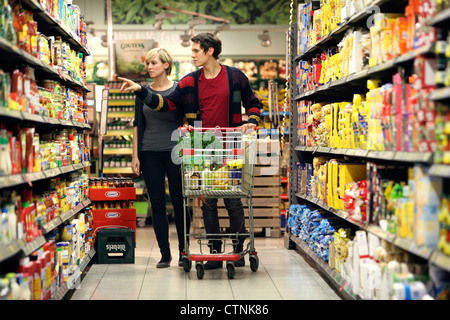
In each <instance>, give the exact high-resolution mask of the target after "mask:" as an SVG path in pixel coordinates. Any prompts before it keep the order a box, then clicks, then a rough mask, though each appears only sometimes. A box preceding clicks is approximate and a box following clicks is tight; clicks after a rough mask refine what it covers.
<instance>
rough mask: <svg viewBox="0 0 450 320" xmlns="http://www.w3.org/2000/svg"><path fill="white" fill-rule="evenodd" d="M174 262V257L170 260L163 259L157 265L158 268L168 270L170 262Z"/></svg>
mask: <svg viewBox="0 0 450 320" xmlns="http://www.w3.org/2000/svg"><path fill="white" fill-rule="evenodd" d="M171 261H172V257H169V260H167V259H164V258H161V260H160V261H159V262H158V264H157V265H156V267H157V268H168V267H170V262H171Z"/></svg>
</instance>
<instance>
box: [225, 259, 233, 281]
mask: <svg viewBox="0 0 450 320" xmlns="http://www.w3.org/2000/svg"><path fill="white" fill-rule="evenodd" d="M227 276H228V279H233V278H234V264H232V263H227Z"/></svg>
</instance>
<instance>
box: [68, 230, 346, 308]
mask: <svg viewBox="0 0 450 320" xmlns="http://www.w3.org/2000/svg"><path fill="white" fill-rule="evenodd" d="M170 240H171V247H172V248H177V242H176V231H175V227H174V225H173V223H172V224H171V226H170ZM193 242H194V244H192V245H191V252H193V253H194V252H198V251H194V250H196V248H198V246H197V244H196V242H195V241H193ZM196 246H197V247H196ZM255 248H256V250H257V252H258V256H259V259H260V264H259V269H258V271H257V272H252V271H251V270H250V267H249V263H248V255H247V256H246V257H245V259H246V265H245V267H242V268H236V274H235V278H234V279H232V280H229V279H228V278H227V274H226V269H225V268H223V269H220V270H206V271H205V276H204V278H203V279H202V280H198V279H197V275H196V271H195V266H193V268H192V270H191V272H189V273H186V272H184V271H183V268H181V267H178V256H177V257H174V259H173V260H172V264H171V266H170V268H166V269H157V268H156V263H157V262H158V261H159V259H160V254H159V248H158V245H157V242H156V239H155V235H154V231H153V229H152V227H145V228H138V229H137V247H136V250H135V255H136V258H135V264H114V265H106V264H92V266H91V268H90V270H89V271H88V273H87V275H86V276H85V277H84V279H83V281H82V282H81V288H80V289H77V290H75V292H74V293H73V295H72V297H71V300H119V299H120V300H339V299H340V298H339V296H338V295H337V294H336V293H335V292H334V291H333V289H331V288H330V287H329V285H328V284H327V283H326V282H325V281H324V280H323V279H322V277H321V276H320V275H319V274H318V273H317V272H316V271H314V270H313V269H312V268H311V266H310V265H309V264H308V263H307V262H306V261H305V260H304V259H303V258H302V257H301V256H300V255H299V254H298V253H297V252H295V251H294V250H287V249H286V248H285V247H284V245H283V237H281V238H265V237H255ZM174 253H176V254H178V253H177V251H176V250H173V249H172V254H174ZM218 288H220V290H218Z"/></svg>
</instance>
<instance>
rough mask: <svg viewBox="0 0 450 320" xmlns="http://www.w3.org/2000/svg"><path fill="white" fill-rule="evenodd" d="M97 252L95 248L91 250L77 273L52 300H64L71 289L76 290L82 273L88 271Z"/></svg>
mask: <svg viewBox="0 0 450 320" xmlns="http://www.w3.org/2000/svg"><path fill="white" fill-rule="evenodd" d="M95 253H96V251H95V248H91V249H90V250H89V252H88V253H87V254H86V256H85V258H84V260H83V261H82V262H81V263H80V265H78V266H77V267H76V268H77V269H78V270H76V272H74V273H73V274H72V275H71V276H70V277H69V278H68V279H67V282H66V283H64V284H63V285H62V286H61V287H60V288H59V289H58V290H57V291H56V292H55V293H54V294H53V295H52V297H51V299H50V300H62V299H63V298H64V296H65V295H66V294H67V292H69V290H71V289H76V283H77V282H78V281H79V278H80V277H81V273H82V272H83V271H84V269H86V267H87V266H88V264H89V262H90V261H91V260H92V258H93V257H94V255H95Z"/></svg>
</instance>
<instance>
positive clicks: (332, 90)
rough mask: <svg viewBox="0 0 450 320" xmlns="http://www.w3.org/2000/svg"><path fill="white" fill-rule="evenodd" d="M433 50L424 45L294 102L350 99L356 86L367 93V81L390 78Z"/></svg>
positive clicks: (430, 46) (300, 97) (307, 94)
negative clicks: (381, 77) (400, 69)
mask: <svg viewBox="0 0 450 320" xmlns="http://www.w3.org/2000/svg"><path fill="white" fill-rule="evenodd" d="M434 48H435V44H434V43H431V44H428V45H425V46H423V47H420V48H417V49H415V50H413V51H410V52H408V53H405V54H403V55H401V56H398V57H396V58H394V59H392V60H390V61H387V62H384V63H381V64H379V65H376V66H374V67H370V68H367V69H365V70H362V71H359V72H357V73H353V74H350V75H348V76H345V77H343V78H341V79H339V80H335V81H332V82H328V83H326V84H324V85H323V86H320V87H318V88H316V89H313V90H309V91H306V92H304V93H301V94H298V95H296V96H295V97H294V100H295V101H300V100H323V101H328V100H330V99H340V100H344V99H345V98H349V97H352V96H353V94H354V93H356V91H357V90H358V88H357V87H358V86H359V89H360V90H361V91H367V88H366V81H367V80H368V79H371V78H374V77H379V76H382V75H383V74H386V75H390V76H392V74H393V72H394V71H395V70H396V69H397V67H398V66H400V65H402V64H404V63H407V62H412V61H414V58H415V57H417V56H419V55H433V54H434Z"/></svg>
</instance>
